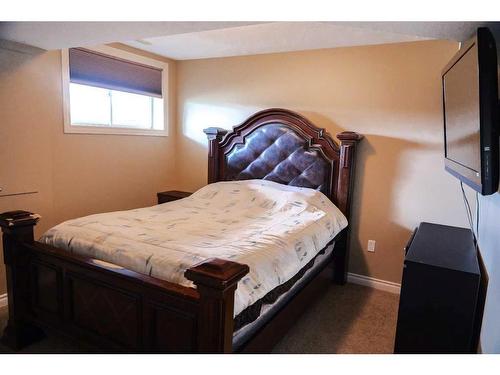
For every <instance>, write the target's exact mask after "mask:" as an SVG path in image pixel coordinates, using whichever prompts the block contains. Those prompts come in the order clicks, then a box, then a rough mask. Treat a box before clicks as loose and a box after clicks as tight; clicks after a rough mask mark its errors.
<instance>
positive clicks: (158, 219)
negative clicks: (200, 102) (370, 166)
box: [0, 109, 362, 353]
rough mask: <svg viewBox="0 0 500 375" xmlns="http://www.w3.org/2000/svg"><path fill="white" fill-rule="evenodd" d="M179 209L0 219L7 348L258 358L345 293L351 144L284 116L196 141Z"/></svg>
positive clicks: (265, 115)
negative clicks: (333, 293) (198, 156)
mask: <svg viewBox="0 0 500 375" xmlns="http://www.w3.org/2000/svg"><path fill="white" fill-rule="evenodd" d="M205 133H206V134H207V136H208V139H209V147H208V183H209V184H208V185H207V186H205V187H203V188H202V189H200V190H199V191H197V192H196V193H194V194H193V195H192V196H190V197H189V198H185V199H181V200H178V201H175V202H170V203H165V204H162V205H158V206H154V207H149V208H144V209H137V210H130V211H123V212H116V213H106V214H99V215H91V216H89V217H85V218H79V219H75V220H70V221H68V222H65V223H62V224H60V225H58V226H56V227H54V228H52V229H51V230H49V231H48V232H46V233H45V234H44V235H43V236H42V237H41V238H40V239H39V240H38V241H35V240H34V235H33V228H34V226H35V225H36V223H37V221H38V219H39V217H38V215H36V214H32V213H30V212H28V211H21V212H15V213H12V212H9V213H5V214H2V215H1V217H0V225H1V226H2V231H3V245H4V246H3V247H4V262H5V264H6V270H7V272H6V273H7V286H8V301H9V322H8V325H7V327H6V329H5V331H4V335H3V338H2V340H3V341H4V342H5V343H6V344H8V345H9V346H10V347H12V348H14V349H19V348H22V347H23V346H25V345H28V344H29V343H31V342H33V341H35V340H37V339H39V338H40V337H43V334H44V331H55V332H57V333H59V334H63V335H66V336H68V337H69V338H71V339H74V340H77V341H78V342H79V343H82V344H85V345H88V347H89V348H91V349H95V350H96V351H97V350H99V351H106V352H153V353H163V352H167V353H168V352H174V353H190V352H202V353H230V352H267V351H269V350H271V349H272V346H273V345H274V344H275V343H276V342H277V341H278V340H279V339H280V338H281V337H282V336H283V335H284V334H285V333H286V331H287V329H288V328H289V326H290V325H291V324H293V321H294V319H296V318H297V317H298V316H299V315H300V314H301V313H302V312H303V311H304V309H305V308H307V305H309V304H310V303H312V301H313V300H314V299H315V298H316V297H317V296H318V295H321V293H322V292H323V291H324V290H325V287H327V285H328V284H329V283H330V282H331V280H332V278H333V280H334V281H335V282H337V283H340V284H343V283H345V282H346V275H347V262H348V243H349V242H348V241H349V226H348V225H347V220H348V218H349V211H350V199H351V191H352V187H353V178H354V156H355V149H356V144H357V142H358V141H359V140H361V139H362V136H361V135H359V134H357V133H353V132H343V133H340V134H338V135H337V138H338V139H339V140H340V145H337V143H336V142H335V141H334V140H333V139H332V138H331V137H330V135H329V134H328V133H326V132H325V131H324V130H323V129H320V128H317V127H316V126H315V125H313V124H312V123H311V122H309V121H308V120H307V119H305V118H304V117H302V116H301V115H299V114H297V113H294V112H292V111H289V110H284V109H268V110H264V111H261V112H258V113H256V114H254V115H253V116H251V117H250V118H249V119H247V120H246V121H245V122H243V123H242V124H241V125H239V126H237V127H235V128H234V129H233V130H232V131H231V132H227V131H226V130H223V129H220V128H208V129H205ZM180 234H181V235H180Z"/></svg>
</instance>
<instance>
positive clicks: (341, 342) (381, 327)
mask: <svg viewBox="0 0 500 375" xmlns="http://www.w3.org/2000/svg"><path fill="white" fill-rule="evenodd" d="M398 302H399V296H397V295H394V294H390V293H386V292H381V291H378V290H374V289H370V288H366V287H363V286H359V285H354V284H347V285H344V286H337V285H332V286H331V288H329V290H328V291H327V293H325V295H324V296H323V297H322V298H321V299H319V300H318V301H317V302H316V303H314V304H313V305H311V306H310V307H309V309H308V310H307V312H306V313H304V315H302V317H301V318H300V319H299V320H298V321H297V323H296V324H295V325H294V326H293V328H292V329H291V330H290V331H289V332H288V334H287V335H286V336H285V337H283V339H282V340H281V341H280V342H279V343H278V345H277V346H276V347H275V349H274V351H273V353H280V354H285V353H392V351H393V347H394V335H395V327H396V319H397V310H398ZM6 320H7V310H6V309H0V329H2V331H3V327H4V326H5V324H6ZM85 352H87V351H86V350H85V349H84V348H83V347H81V346H79V345H77V344H75V343H73V342H71V341H69V340H67V339H64V338H61V337H52V336H51V337H47V338H45V339H44V340H42V341H40V342H38V343H35V344H33V345H30V346H29V347H27V348H25V349H23V350H22V351H20V352H19V353H85ZM0 353H12V351H10V350H9V349H8V348H6V347H5V346H2V345H1V344H0Z"/></svg>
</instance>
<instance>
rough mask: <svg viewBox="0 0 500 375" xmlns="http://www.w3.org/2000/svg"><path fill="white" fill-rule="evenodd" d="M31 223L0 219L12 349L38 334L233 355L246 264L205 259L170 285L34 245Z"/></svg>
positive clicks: (113, 348)
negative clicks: (237, 303)
mask: <svg viewBox="0 0 500 375" xmlns="http://www.w3.org/2000/svg"><path fill="white" fill-rule="evenodd" d="M37 221H38V217H37V216H36V215H33V214H31V213H29V212H25V213H24V215H23V214H22V213H21V212H19V211H17V212H15V213H12V212H10V213H5V214H1V215H0V227H1V228H2V232H3V249H4V262H5V266H6V271H7V272H6V274H7V291H8V303H9V321H8V324H7V327H6V328H5V331H4V333H3V337H2V341H3V342H4V343H5V344H6V345H8V346H9V347H11V348H13V349H15V350H18V349H21V348H23V347H24V346H26V345H29V344H31V343H32V342H35V341H37V340H38V339H40V338H42V337H43V330H47V329H48V330H51V331H56V332H59V333H62V334H65V335H69V336H71V337H72V338H75V339H77V340H79V341H81V342H83V343H87V344H88V345H89V349H90V350H93V349H96V348H101V349H104V350H105V351H107V352H174V353H185V352H199V353H200V352H201V353H230V352H232V336H233V322H234V319H233V314H234V292H235V290H236V287H237V283H238V281H239V280H240V279H241V278H242V277H243V276H245V275H246V274H247V273H248V271H249V269H248V266H246V265H242V264H239V263H235V262H231V261H226V260H222V259H216V258H214V259H209V260H207V261H205V262H203V263H200V264H198V265H195V266H193V267H191V268H189V269H188V270H187V271H186V273H185V275H186V277H187V278H188V279H190V280H192V281H193V282H194V284H195V285H196V288H189V287H185V286H182V285H178V284H174V283H170V282H167V281H163V280H160V279H157V278H153V277H150V276H147V275H143V274H139V273H137V272H134V271H130V270H127V269H124V268H121V267H117V266H116V265H113V264H110V263H106V262H99V261H96V260H95V259H92V258H88V257H84V256H79V255H75V254H72V253H70V252H68V251H65V250H61V249H57V248H55V247H52V246H48V245H45V244H42V243H39V242H36V241H34V236H33V229H34V226H35V225H36V223H37Z"/></svg>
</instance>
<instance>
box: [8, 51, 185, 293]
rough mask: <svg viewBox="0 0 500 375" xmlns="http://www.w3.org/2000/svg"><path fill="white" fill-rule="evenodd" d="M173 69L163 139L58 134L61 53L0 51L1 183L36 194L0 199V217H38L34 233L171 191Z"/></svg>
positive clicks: (150, 200) (60, 131)
mask: <svg viewBox="0 0 500 375" xmlns="http://www.w3.org/2000/svg"><path fill="white" fill-rule="evenodd" d="M175 65H176V64H175V62H171V64H170V68H171V69H170V76H171V80H170V86H171V87H170V93H171V99H172V103H171V104H172V105H171V112H170V123H171V136H170V137H148V136H126V135H122V136H120V135H81V134H64V133H63V110H62V108H63V107H62V91H61V58H60V52H58V51H52V52H46V53H42V54H38V55H29V54H23V53H19V52H15V51H9V50H5V49H0V103H1V104H0V160H1V167H0V168H1V170H0V186H1V187H3V188H4V192H3V193H8V192H17V191H29V190H37V191H39V193H38V194H33V195H24V196H17V197H3V198H2V197H0V212H3V211H7V210H14V209H28V210H32V211H34V212H37V213H40V214H41V215H42V217H43V218H42V220H41V222H40V223H39V225H38V226H37V231H36V234H37V235H40V234H41V233H42V232H43V231H45V230H46V229H48V228H50V227H51V226H53V225H55V224H57V223H59V222H61V221H63V220H67V219H70V218H74V217H79V216H82V215H87V214H91V213H97V212H103V211H112V210H121V209H128V208H133V207H141V206H147V205H153V204H154V203H155V201H156V192H157V191H160V190H162V189H166V188H171V187H173V186H174V183H173V181H174V178H173V173H174V161H173V159H174V150H175V147H174V138H175V119H176V117H175V109H176V105H175ZM5 291H6V286H5V269H4V267H3V261H2V262H1V265H0V295H1V294H3V293H5Z"/></svg>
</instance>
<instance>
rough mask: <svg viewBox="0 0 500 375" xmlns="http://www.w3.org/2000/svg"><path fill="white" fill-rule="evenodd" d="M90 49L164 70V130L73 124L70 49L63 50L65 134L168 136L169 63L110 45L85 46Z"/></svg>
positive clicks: (162, 78)
mask: <svg viewBox="0 0 500 375" xmlns="http://www.w3.org/2000/svg"><path fill="white" fill-rule="evenodd" d="M85 48H86V49H88V50H90V51H95V52H99V53H102V54H105V55H109V56H113V57H118V58H120V59H124V60H128V61H132V62H137V63H140V64H144V65H149V66H153V67H155V68H159V69H161V70H162V76H161V86H162V87H161V90H162V100H163V122H164V124H163V130H158V129H140V128H133V127H117V126H107V125H106V126H105V125H100V124H90V125H78V124H76V125H73V124H72V123H71V109H70V100H71V98H70V77H69V50H68V49H67V48H66V49H63V50H61V63H62V93H63V122H64V133H65V134H112V135H142V136H144V135H146V136H160V137H166V136H168V133H169V97H168V95H169V90H168V67H169V66H168V63H167V62H164V61H159V60H155V59H152V58H149V57H144V56H141V55H137V54H135V53H132V52H128V51H124V50H121V49H118V48H114V47H110V46H97V47H91V48H88V47H85Z"/></svg>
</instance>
